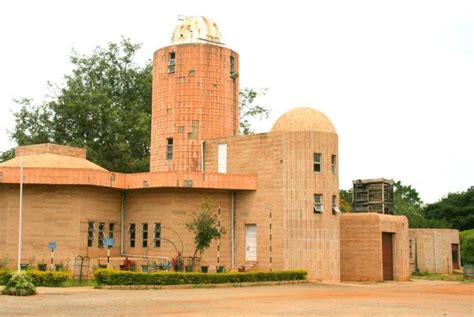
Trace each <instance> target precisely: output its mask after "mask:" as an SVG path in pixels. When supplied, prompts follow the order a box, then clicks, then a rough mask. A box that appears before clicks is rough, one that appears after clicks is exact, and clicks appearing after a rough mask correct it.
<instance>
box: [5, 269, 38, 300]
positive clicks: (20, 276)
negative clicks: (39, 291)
mask: <svg viewBox="0 0 474 317" xmlns="http://www.w3.org/2000/svg"><path fill="white" fill-rule="evenodd" d="M2 294H4V295H13V296H30V295H34V294H36V286H35V285H34V284H33V280H32V278H31V276H30V275H28V274H27V273H25V272H15V273H12V275H11V277H10V279H9V280H8V282H7V284H6V286H5V289H4V290H3V291H2Z"/></svg>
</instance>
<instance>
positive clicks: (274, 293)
mask: <svg viewBox="0 0 474 317" xmlns="http://www.w3.org/2000/svg"><path fill="white" fill-rule="evenodd" d="M38 293H39V294H38V295H36V296H30V297H23V298H21V297H13V296H0V316H167V315H180V316H369V317H375V316H384V317H386V316H410V317H411V316H413V317H416V316H423V317H425V316H429V317H436V316H442V317H444V316H451V317H455V316H469V317H472V316H474V284H467V283H460V282H441V281H420V280H417V281H414V282H404V283H398V282H388V283H381V284H355V283H353V284H349V283H342V284H300V285H280V286H258V287H240V288H219V289H217V288H215V289H162V290H99V289H93V288H90V287H71V288H45V287H40V288H38Z"/></svg>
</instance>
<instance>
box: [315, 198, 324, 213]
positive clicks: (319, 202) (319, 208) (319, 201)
mask: <svg viewBox="0 0 474 317" xmlns="http://www.w3.org/2000/svg"><path fill="white" fill-rule="evenodd" d="M313 210H314V212H315V213H318V214H320V213H322V212H323V195H321V194H314V206H313Z"/></svg>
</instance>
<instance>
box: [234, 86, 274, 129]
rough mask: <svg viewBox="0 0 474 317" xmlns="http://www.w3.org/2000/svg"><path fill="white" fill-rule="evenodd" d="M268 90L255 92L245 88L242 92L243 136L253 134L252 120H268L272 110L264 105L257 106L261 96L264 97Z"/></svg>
mask: <svg viewBox="0 0 474 317" xmlns="http://www.w3.org/2000/svg"><path fill="white" fill-rule="evenodd" d="M266 92H267V89H261V90H254V89H252V88H243V89H241V90H240V133H241V134H243V135H248V134H253V133H254V129H253V128H252V124H251V122H250V121H251V119H252V118H257V119H259V120H262V119H268V116H269V115H270V110H269V109H268V108H267V107H265V106H262V105H258V104H255V101H256V100H257V99H258V97H259V96H264V95H265V94H266Z"/></svg>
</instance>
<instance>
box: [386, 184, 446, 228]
mask: <svg viewBox="0 0 474 317" xmlns="http://www.w3.org/2000/svg"><path fill="white" fill-rule="evenodd" d="M393 200H394V213H395V214H396V215H404V216H406V217H407V218H408V223H409V226H410V228H449V225H448V223H446V222H445V221H443V220H439V219H426V218H425V217H424V216H423V213H422V208H423V201H422V200H421V198H420V195H419V194H418V191H417V190H416V189H415V188H413V187H412V186H411V185H403V184H402V183H401V182H400V181H398V182H395V193H394V199H393Z"/></svg>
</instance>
